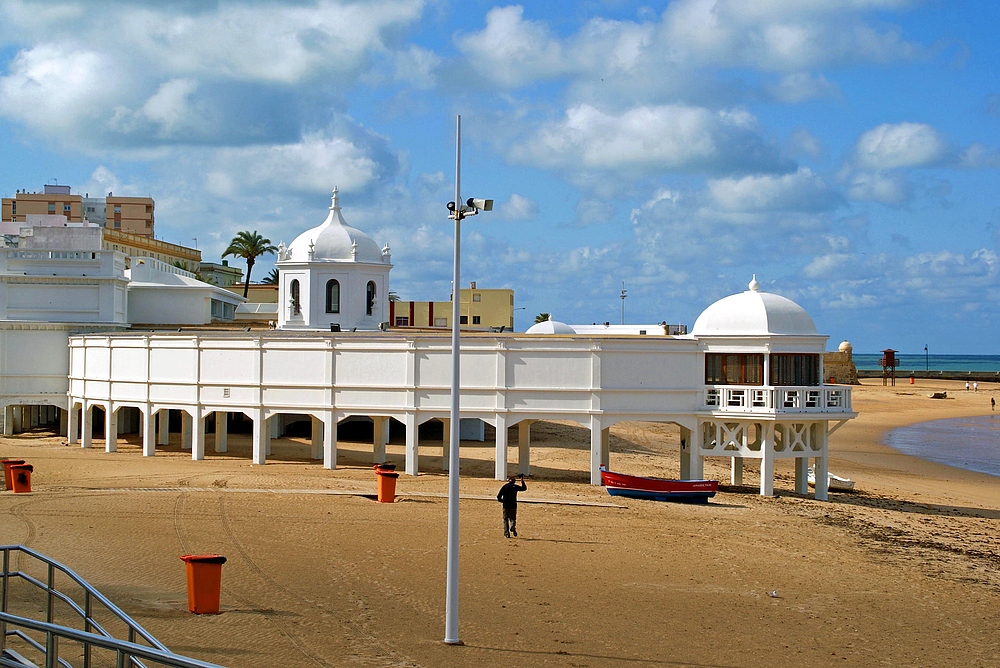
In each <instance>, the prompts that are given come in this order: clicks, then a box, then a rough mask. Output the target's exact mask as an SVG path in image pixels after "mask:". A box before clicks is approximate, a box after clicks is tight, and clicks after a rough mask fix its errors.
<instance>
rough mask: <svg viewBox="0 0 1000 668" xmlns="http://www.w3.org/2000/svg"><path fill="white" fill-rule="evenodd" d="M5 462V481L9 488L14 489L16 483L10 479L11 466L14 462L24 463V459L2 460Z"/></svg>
mask: <svg viewBox="0 0 1000 668" xmlns="http://www.w3.org/2000/svg"><path fill="white" fill-rule="evenodd" d="M0 462H2V463H3V483H4V486H5V487H6V488H7V489H14V483H13V481H12V480H11V479H10V467H11V466H13V465H14V464H23V463H24V460H23V459H4V460H0Z"/></svg>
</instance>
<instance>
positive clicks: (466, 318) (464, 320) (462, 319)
mask: <svg viewBox="0 0 1000 668" xmlns="http://www.w3.org/2000/svg"><path fill="white" fill-rule="evenodd" d="M458 324H460V325H468V324H469V316H467V315H463V316H459V318H458Z"/></svg>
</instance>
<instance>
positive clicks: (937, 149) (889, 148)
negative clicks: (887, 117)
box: [854, 123, 946, 170]
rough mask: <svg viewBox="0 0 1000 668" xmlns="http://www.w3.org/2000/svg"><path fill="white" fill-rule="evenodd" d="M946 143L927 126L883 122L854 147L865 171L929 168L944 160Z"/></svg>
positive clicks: (857, 161)
mask: <svg viewBox="0 0 1000 668" xmlns="http://www.w3.org/2000/svg"><path fill="white" fill-rule="evenodd" d="M945 152H946V143H945V141H944V139H943V138H942V137H941V135H940V134H939V133H938V132H937V130H935V129H934V128H932V127H931V126H930V125H927V124H926V123H896V124H890V123H883V124H882V125H879V126H878V127H875V128H872V129H871V130H868V131H867V132H865V133H864V134H862V135H861V136H860V137H858V141H857V143H856V144H855V146H854V160H855V163H856V164H857V165H859V166H860V167H862V168H864V169H873V170H885V169H897V168H900V167H926V166H929V165H933V164H935V163H938V162H940V161H941V160H942V158H944V157H945Z"/></svg>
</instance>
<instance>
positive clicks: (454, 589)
mask: <svg viewBox="0 0 1000 668" xmlns="http://www.w3.org/2000/svg"><path fill="white" fill-rule="evenodd" d="M461 170H462V117H461V116H459V117H458V121H457V124H456V130H455V201H454V202H448V211H449V212H450V213H449V215H448V217H449V218H451V219H452V220H454V221H455V265H454V275H453V277H452V286H453V287H452V290H451V293H452V294H451V413H450V415H449V417H450V424H451V433H450V434H449V439H448V443H449V448H450V449H449V451H448V577H447V586H446V592H445V613H444V618H445V619H444V627H445V628H444V642H445V643H446V644H448V645H461V644H462V641H461V640H459V638H458V463H459V457H458V447H459V443H460V435H461V431H462V430H461V424H460V422H459V420H460V419H461V418H460V415H459V394H460V376H459V345H458V344H459V322H460V318H459V287H458V286H459V285H461V281H460V277H459V257H460V251H461V239H462V219H463V218H465V217H467V216H475V215H477V214H478V213H479V212H480V211H492V210H493V200H491V199H476V198H473V197H470V198H469V199H468V200H467V201H466V203H465V204H462V203H461V202H462V197H461V183H462V179H461Z"/></svg>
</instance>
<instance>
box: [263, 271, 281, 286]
mask: <svg viewBox="0 0 1000 668" xmlns="http://www.w3.org/2000/svg"><path fill="white" fill-rule="evenodd" d="M260 282H261V283H263V284H264V285H277V284H278V268H277V267H275V268H274V269H272V270H271V273H269V274H268V275H267V276H265V277H264V278H262V279H260Z"/></svg>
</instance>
